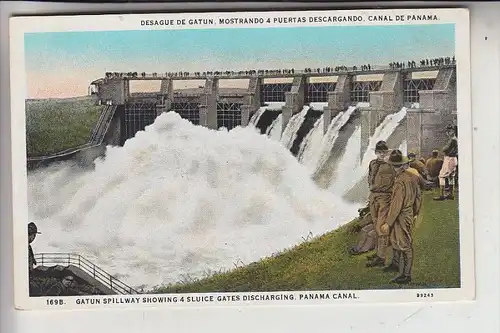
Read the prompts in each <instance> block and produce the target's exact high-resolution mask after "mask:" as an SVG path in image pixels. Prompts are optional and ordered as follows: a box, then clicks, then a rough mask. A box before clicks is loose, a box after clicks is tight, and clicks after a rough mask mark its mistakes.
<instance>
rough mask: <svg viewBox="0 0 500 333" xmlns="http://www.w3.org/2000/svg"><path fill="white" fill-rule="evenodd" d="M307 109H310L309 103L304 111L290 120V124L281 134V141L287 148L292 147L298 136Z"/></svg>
mask: <svg viewBox="0 0 500 333" xmlns="http://www.w3.org/2000/svg"><path fill="white" fill-rule="evenodd" d="M307 111H309V105H304V107H303V108H302V111H301V112H299V113H297V114H295V115H293V116H292V118H290V120H289V121H288V124H287V125H286V128H285V130H284V131H283V134H282V135H281V143H282V144H283V146H285V147H286V148H288V149H290V148H291V147H292V145H293V141H294V140H295V138H296V137H297V131H298V130H299V128H300V125H302V123H303V122H304V119H305V117H306V114H307Z"/></svg>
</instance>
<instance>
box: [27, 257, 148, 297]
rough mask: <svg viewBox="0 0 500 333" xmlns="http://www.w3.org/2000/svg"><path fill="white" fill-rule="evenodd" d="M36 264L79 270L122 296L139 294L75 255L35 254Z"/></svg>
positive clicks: (83, 258)
mask: <svg viewBox="0 0 500 333" xmlns="http://www.w3.org/2000/svg"><path fill="white" fill-rule="evenodd" d="M35 259H36V260H37V263H39V264H41V265H42V266H43V265H44V264H59V265H61V264H66V265H68V266H69V265H73V266H76V267H78V268H80V269H81V270H82V271H84V272H85V273H87V274H89V275H90V276H92V277H93V278H94V279H96V280H97V281H99V282H101V283H102V284H104V285H105V286H106V287H108V288H109V289H111V290H113V291H115V292H117V293H119V294H123V295H129V294H139V292H138V291H137V290H135V289H133V288H132V287H130V286H128V285H127V284H125V283H123V282H122V281H120V280H118V279H117V278H115V277H114V276H112V275H111V274H109V273H108V272H106V271H105V270H103V269H102V268H100V267H99V266H97V265H95V264H94V263H92V262H91V261H90V260H88V259H86V258H85V257H83V256H81V255H79V254H76V253H37V254H35Z"/></svg>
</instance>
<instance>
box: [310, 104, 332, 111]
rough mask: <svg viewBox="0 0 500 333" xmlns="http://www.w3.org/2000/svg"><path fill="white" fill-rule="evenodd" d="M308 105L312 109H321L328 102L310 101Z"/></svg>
mask: <svg viewBox="0 0 500 333" xmlns="http://www.w3.org/2000/svg"><path fill="white" fill-rule="evenodd" d="M309 106H310V107H311V109H313V110H318V111H323V109H324V108H325V107H327V106H328V103H327V102H312V103H309Z"/></svg>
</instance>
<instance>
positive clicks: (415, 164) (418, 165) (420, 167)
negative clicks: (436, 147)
mask: <svg viewBox="0 0 500 333" xmlns="http://www.w3.org/2000/svg"><path fill="white" fill-rule="evenodd" d="M416 157H417V156H416V155H415V153H409V154H408V158H409V159H410V168H413V169H415V170H417V171H418V173H420V175H421V176H422V177H424V178H425V179H427V170H426V169H425V164H424V163H422V162H421V161H420V160H417V158H416Z"/></svg>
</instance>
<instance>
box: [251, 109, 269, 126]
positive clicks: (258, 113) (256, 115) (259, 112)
mask: <svg viewBox="0 0 500 333" xmlns="http://www.w3.org/2000/svg"><path fill="white" fill-rule="evenodd" d="M266 109H267V106H261V107H260V108H259V109H258V110H257V111H256V112H255V113H254V114H253V116H252V118H250V121H249V122H248V123H249V124H250V125H253V126H254V127H255V126H257V123H258V122H259V119H260V117H261V116H262V114H264V112H266Z"/></svg>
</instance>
